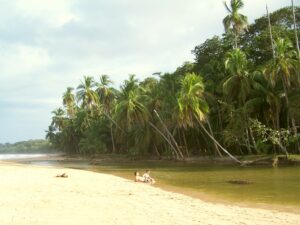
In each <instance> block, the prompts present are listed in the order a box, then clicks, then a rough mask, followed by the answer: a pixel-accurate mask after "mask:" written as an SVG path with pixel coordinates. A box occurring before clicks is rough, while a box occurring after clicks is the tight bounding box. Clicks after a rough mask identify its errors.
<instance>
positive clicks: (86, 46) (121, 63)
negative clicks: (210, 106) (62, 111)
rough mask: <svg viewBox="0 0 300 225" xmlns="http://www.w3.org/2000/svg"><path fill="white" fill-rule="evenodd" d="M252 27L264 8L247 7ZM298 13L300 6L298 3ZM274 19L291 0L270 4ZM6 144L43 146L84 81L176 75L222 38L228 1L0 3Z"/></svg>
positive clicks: (1, 134)
mask: <svg viewBox="0 0 300 225" xmlns="http://www.w3.org/2000/svg"><path fill="white" fill-rule="evenodd" d="M244 3H245V7H244V9H243V10H242V13H243V14H245V15H247V16H248V18H249V22H253V21H254V18H258V17H260V16H262V15H263V14H265V0H244ZM295 3H296V4H297V5H299V3H300V0H295ZM268 4H269V8H270V11H274V10H276V9H278V8H281V7H283V6H287V5H289V4H290V0H268ZM0 5H1V7H0V81H1V82H0V126H1V130H0V143H5V142H16V141H22V140H28V139H36V138H44V136H45V132H44V131H45V130H46V129H47V127H48V125H49V124H50V121H51V111H52V110H53V109H55V108H57V107H59V106H61V96H62V93H63V92H64V91H65V89H66V87H68V86H71V87H77V85H78V84H79V82H80V80H81V79H82V77H83V75H91V76H94V77H95V78H96V79H97V78H98V76H99V75H101V74H108V75H110V77H111V79H112V80H113V81H114V82H115V85H116V86H119V85H120V84H121V82H122V81H123V80H124V79H126V78H127V77H128V74H136V75H137V77H138V78H139V79H143V78H145V77H146V76H149V75H151V74H152V73H154V72H172V71H174V70H175V69H176V67H178V66H180V65H181V64H182V63H183V62H185V61H192V60H193V55H192V54H191V50H192V49H193V48H194V47H195V46H196V45H198V44H201V43H202V42H203V41H205V40H206V39H207V38H210V37H212V36H213V35H220V34H221V33H222V32H223V26H222V19H223V18H224V17H225V16H226V11H225V9H224V5H223V0H0Z"/></svg>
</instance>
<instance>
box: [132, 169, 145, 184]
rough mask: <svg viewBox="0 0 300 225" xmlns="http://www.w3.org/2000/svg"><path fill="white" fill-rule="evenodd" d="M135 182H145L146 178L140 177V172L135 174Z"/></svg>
mask: <svg viewBox="0 0 300 225" xmlns="http://www.w3.org/2000/svg"><path fill="white" fill-rule="evenodd" d="M134 176H135V177H134V181H135V182H145V178H144V177H141V176H140V173H139V172H138V171H135V172H134Z"/></svg>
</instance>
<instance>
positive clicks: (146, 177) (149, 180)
mask: <svg viewBox="0 0 300 225" xmlns="http://www.w3.org/2000/svg"><path fill="white" fill-rule="evenodd" d="M143 178H144V182H145V183H151V184H155V180H154V179H153V178H152V177H151V176H150V170H146V172H145V173H144V174H143Z"/></svg>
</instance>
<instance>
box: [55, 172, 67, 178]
mask: <svg viewBox="0 0 300 225" xmlns="http://www.w3.org/2000/svg"><path fill="white" fill-rule="evenodd" d="M55 177H62V178H68V175H67V174H66V173H62V174H57V175H56V176H55Z"/></svg>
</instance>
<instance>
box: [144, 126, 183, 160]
mask: <svg viewBox="0 0 300 225" xmlns="http://www.w3.org/2000/svg"><path fill="white" fill-rule="evenodd" d="M148 123H149V125H150V126H151V127H152V128H154V130H156V131H157V132H158V133H159V134H160V135H161V136H162V137H163V138H164V139H165V140H166V141H167V143H168V144H169V145H170V147H171V148H172V149H173V152H174V153H175V156H176V159H179V158H180V157H179V154H178V152H177V149H176V148H175V147H174V146H173V144H172V143H171V141H170V140H169V139H168V138H167V137H166V136H165V135H164V134H163V133H162V132H161V131H160V130H159V129H158V128H157V127H156V126H155V125H154V124H153V123H151V122H150V121H148Z"/></svg>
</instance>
